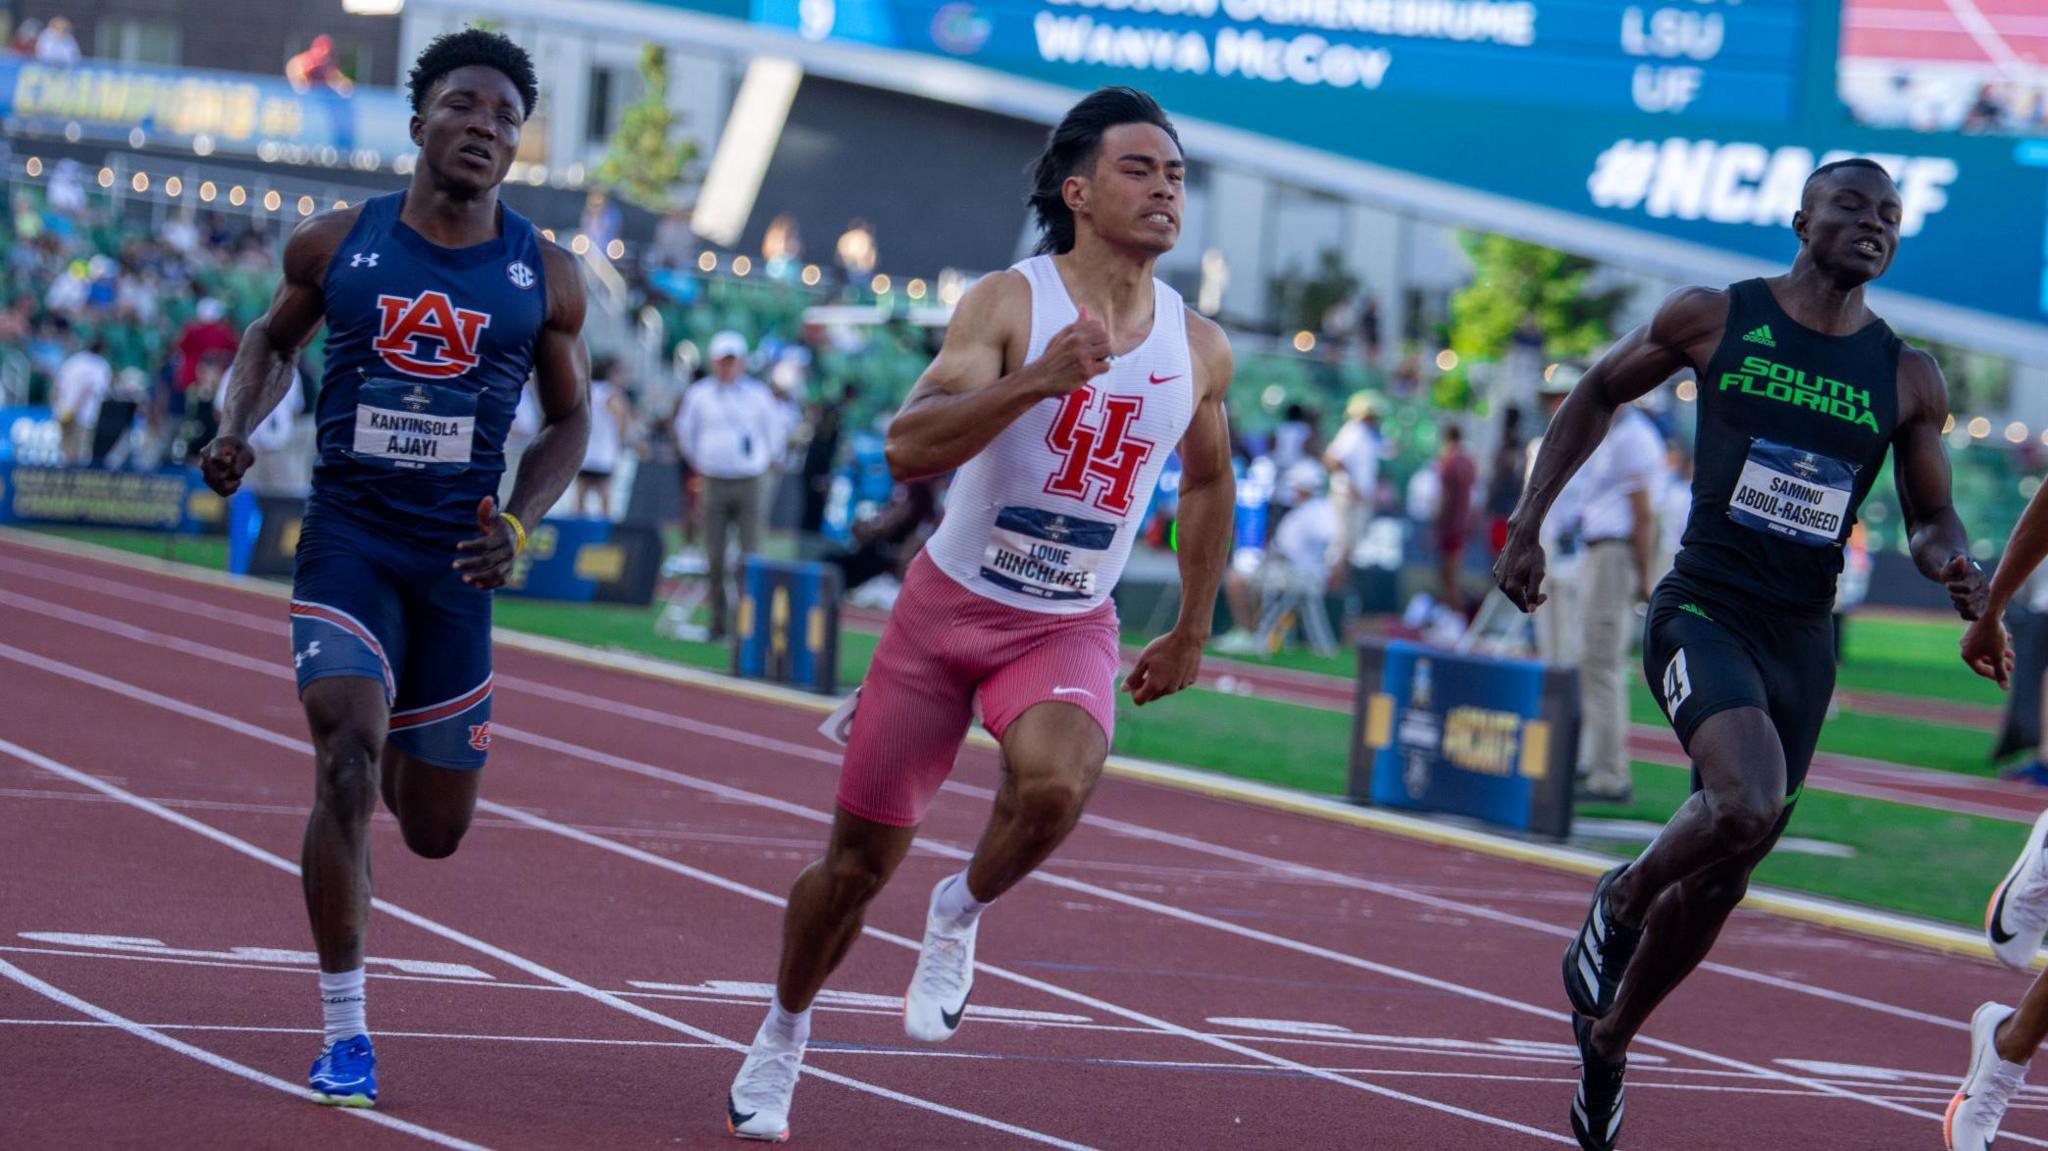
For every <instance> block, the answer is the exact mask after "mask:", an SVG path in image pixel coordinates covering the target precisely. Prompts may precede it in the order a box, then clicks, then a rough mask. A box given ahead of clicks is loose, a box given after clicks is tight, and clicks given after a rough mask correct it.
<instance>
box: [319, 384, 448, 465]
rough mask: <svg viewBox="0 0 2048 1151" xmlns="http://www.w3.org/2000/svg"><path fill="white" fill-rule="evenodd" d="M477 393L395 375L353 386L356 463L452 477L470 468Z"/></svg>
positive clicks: (353, 449) (353, 450)
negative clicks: (395, 378) (418, 381)
mask: <svg viewBox="0 0 2048 1151" xmlns="http://www.w3.org/2000/svg"><path fill="white" fill-rule="evenodd" d="M475 436H476V393H474V392H464V391H460V390H457V389H455V388H440V387H431V386H428V385H426V384H412V383H403V382H400V381H398V380H377V379H370V380H364V381H363V382H362V384H361V385H360V386H358V387H357V389H356V435H355V443H354V446H353V448H352V450H351V452H350V454H351V455H353V456H354V457H355V458H356V462H358V463H363V464H368V465H370V466H371V467H375V468H385V469H389V470H393V471H411V472H421V473H423V474H426V475H430V476H452V475H455V474H456V473H458V472H462V471H466V470H468V468H469V452H470V445H471V443H472V442H473V441H474V439H475Z"/></svg>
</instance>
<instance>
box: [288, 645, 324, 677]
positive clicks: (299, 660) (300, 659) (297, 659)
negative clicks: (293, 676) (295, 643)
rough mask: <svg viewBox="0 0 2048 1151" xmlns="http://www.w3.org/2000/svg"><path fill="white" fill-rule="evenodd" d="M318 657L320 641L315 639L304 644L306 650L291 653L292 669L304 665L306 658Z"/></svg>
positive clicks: (294, 669) (295, 669)
mask: <svg viewBox="0 0 2048 1151" xmlns="http://www.w3.org/2000/svg"><path fill="white" fill-rule="evenodd" d="M319 657H320V641H319V640H317V639H316V640H314V641H313V642H312V643H309V644H307V645H306V650H304V651H295V652H293V653H292V670H293V671H297V670H298V669H299V668H301V667H304V666H305V664H306V661H307V660H309V659H318V658H319Z"/></svg>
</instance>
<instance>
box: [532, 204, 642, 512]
mask: <svg viewBox="0 0 2048 1151" xmlns="http://www.w3.org/2000/svg"><path fill="white" fill-rule="evenodd" d="M541 259H542V263H543V265H544V267H545V268H546V270H547V285H548V317H547V321H546V323H545V324H543V325H542V327H541V333H540V339H539V341H538V342H537V344H536V346H535V348H534V353H533V370H534V383H535V394H536V396H537V397H538V398H539V400H540V414H541V427H540V432H539V434H537V435H535V436H534V437H533V443H531V444H529V445H528V446H527V449H526V454H525V455H523V456H521V457H520V458H519V474H518V475H517V476H515V477H514V478H513V481H512V494H511V496H510V497H509V498H507V499H506V501H505V510H507V511H509V512H511V513H512V514H513V515H514V516H516V517H518V519H519V521H520V522H521V523H523V524H527V525H532V524H536V523H539V522H540V518H541V517H542V516H544V515H546V514H547V511H548V509H549V508H551V507H554V506H555V501H556V500H558V499H560V498H561V497H562V492H563V490H564V489H566V488H567V487H568V486H569V481H570V480H572V479H574V478H575V476H576V469H577V468H578V467H580V466H581V465H582V463H583V452H584V449H585V448H586V447H587V446H588V444H589V441H590V348H589V347H588V346H587V345H585V344H584V342H583V311H584V295H583V270H582V269H581V268H579V267H577V266H576V261H575V259H574V258H573V257H571V256H570V255H569V253H568V252H567V251H565V250H563V249H561V248H558V247H556V246H555V245H553V244H552V243H550V244H546V245H544V246H543V247H542V250H541ZM622 427H623V425H622Z"/></svg>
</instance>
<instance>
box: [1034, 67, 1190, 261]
mask: <svg viewBox="0 0 2048 1151" xmlns="http://www.w3.org/2000/svg"><path fill="white" fill-rule="evenodd" d="M1119 124H1152V125H1154V126H1156V127H1158V128H1159V129H1161V130H1162V131H1164V132H1165V133H1166V134H1167V136H1168V137H1169V138H1171V139H1172V140H1173V146H1174V147H1175V148H1178V147H1180V133H1178V132H1176V131H1174V130H1173V121H1171V120H1169V119H1167V118H1166V110H1165V109H1164V108H1161V107H1160V106H1159V101H1157V100H1154V99H1153V98H1152V97H1150V96H1147V95H1146V94H1145V93H1143V92H1140V91H1138V90H1137V89H1136V88H1120V87H1119V88H1098V89H1096V90H1095V91H1094V92H1091V93H1089V94H1088V95H1087V96H1085V97H1083V98H1082V100H1081V102H1080V103H1079V104H1076V105H1074V106H1073V107H1072V108H1071V109H1069V110H1068V112H1067V114H1066V117H1065V118H1064V119H1062V120H1061V121H1060V122H1059V126H1058V127H1056V128H1054V129H1053V130H1052V132H1051V133H1050V134H1049V135H1048V136H1047V137H1046V140H1045V151H1043V152H1041V153H1039V156H1038V159H1037V160H1036V161H1034V162H1033V163H1032V165H1031V198H1030V201H1029V203H1030V205H1031V211H1032V213H1033V214H1034V215H1036V216H1037V217H1038V230H1039V237H1038V248H1037V251H1038V254H1039V255H1058V254H1060V253H1062V252H1071V251H1073V249H1074V213H1073V211H1072V210H1071V209H1069V208H1068V207H1067V200H1066V197H1065V196H1064V195H1062V194H1061V192H1060V187H1061V186H1062V185H1063V184H1065V183H1066V182H1067V177H1069V176H1072V175H1074V174H1075V173H1076V172H1081V171H1084V170H1086V169H1088V168H1089V167H1091V166H1092V165H1093V164H1094V163H1095V157H1096V153H1097V152H1099V151H1100V150H1101V148H1102V137H1103V135H1104V134H1105V133H1107V132H1108V131H1109V130H1110V129H1111V128H1114V127H1116V126H1117V125H1119Z"/></svg>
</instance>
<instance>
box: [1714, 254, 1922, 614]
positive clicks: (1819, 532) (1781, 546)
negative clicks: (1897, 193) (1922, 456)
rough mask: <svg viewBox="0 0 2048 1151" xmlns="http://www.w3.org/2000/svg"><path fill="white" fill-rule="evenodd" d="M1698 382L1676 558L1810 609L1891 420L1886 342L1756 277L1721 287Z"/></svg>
mask: <svg viewBox="0 0 2048 1151" xmlns="http://www.w3.org/2000/svg"><path fill="white" fill-rule="evenodd" d="M1728 295H1729V306H1728V327H1727V331H1726V333H1725V334H1724V335H1723V336H1722V337H1721V345H1720V347H1719V348H1717V349H1716V350H1715V352H1714V357H1713V359H1712V360H1711V361H1709V362H1708V364H1707V370H1706V373H1705V375H1703V376H1702V377H1701V378H1700V381H1699V405H1700V407H1699V431H1698V435H1697V440H1696V450H1695V466H1694V470H1693V479H1692V515H1691V518H1690V519H1688V520H1687V521H1686V527H1685V538H1684V541H1683V544H1682V547H1681V549H1680V551H1679V553H1678V559H1677V567H1678V569H1679V571H1681V572H1683V573H1684V574H1685V575H1687V576H1690V577H1693V578H1696V579H1701V580H1705V581H1707V582H1709V583H1711V584H1718V585H1721V586H1723V587H1726V588H1729V589H1731V590H1733V591H1736V592H1739V593H1740V594H1742V595H1743V596H1744V597H1745V598H1746V599H1748V600H1749V601H1751V602H1752V603H1753V604H1754V605H1756V606H1761V607H1778V608H1782V609H1786V610H1793V611H1802V612H1804V611H1824V610H1827V609H1828V608H1829V607H1830V606H1831V605H1832V604H1833V603H1834V598H1835V577H1836V576H1837V575H1839V574H1840V573H1841V570H1842V544H1843V542H1844V541H1846V540H1847V539H1848V538H1849V531H1850V529H1851V528H1853V527H1854V526H1855V525H1856V511H1857V509H1858V508H1860V507H1861V506H1862V505H1863V500H1864V497H1865V496H1868V495H1869V494H1870V486H1871V484H1872V483H1874V482H1876V479H1877V473H1878V469H1879V468H1880V467H1882V466H1883V464H1884V456H1885V452H1886V451H1887V450H1889V449H1890V447H1891V443H1892V439H1893V437H1894V436H1895V435H1896V433H1897V431H1898V417H1899V399H1898V363H1899V346H1900V345H1899V339H1898V337H1897V336H1895V335H1893V334H1892V330H1891V328H1890V327H1888V326H1886V324H1885V323H1884V322H1883V321H1882V320H1873V321H1872V322H1871V323H1870V324H1869V325H1868V326H1866V327H1865V328H1863V330H1861V331H1859V332H1857V333H1855V334H1854V335H1849V336H1826V335H1822V334H1821V333H1819V332H1815V331H1813V330H1811V329H1809V328H1805V327H1802V326H1800V325H1799V324H1797V323H1795V322H1794V321H1793V320H1792V318H1791V317H1790V316H1788V315H1786V314H1785V311H1784V309H1782V308H1781V307H1779V306H1778V302H1777V300H1776V298H1775V297H1774V296H1772V294H1771V290H1770V287H1769V286H1768V285H1767V284H1765V283H1764V281H1762V280H1746V281H1744V282H1742V283H1739V284H1735V285H1733V286H1731V287H1730V288H1729V289H1728Z"/></svg>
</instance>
